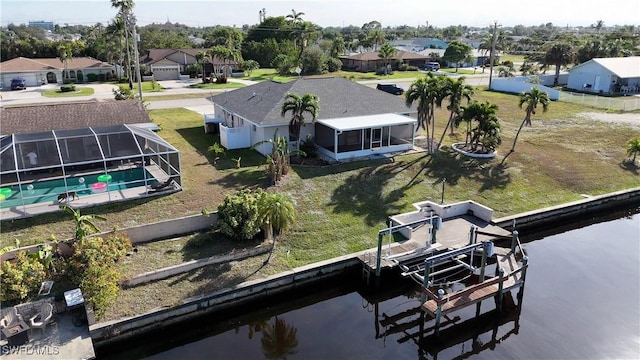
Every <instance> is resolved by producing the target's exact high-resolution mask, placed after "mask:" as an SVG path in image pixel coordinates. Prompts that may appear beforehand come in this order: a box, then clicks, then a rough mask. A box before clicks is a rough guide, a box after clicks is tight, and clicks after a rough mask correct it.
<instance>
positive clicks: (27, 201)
mask: <svg viewBox="0 0 640 360" xmlns="http://www.w3.org/2000/svg"><path fill="white" fill-rule="evenodd" d="M145 172H146V173H147V176H146V177H147V185H153V184H155V183H157V181H156V180H155V179H154V178H153V176H151V174H149V172H147V171H146V170H145V169H143V168H135V169H127V170H119V171H114V172H110V173H109V174H108V175H105V174H104V173H96V174H90V175H84V176H70V177H67V178H66V184H67V189H68V191H75V192H76V194H78V196H86V195H91V194H94V193H96V192H97V191H93V190H92V187H93V188H94V189H99V188H100V186H99V185H95V184H97V183H100V182H103V181H100V180H108V179H109V177H108V176H109V175H110V176H111V181H109V182H108V183H106V184H107V188H106V189H104V191H100V192H106V191H117V190H123V189H129V188H133V187H138V186H145V182H144V179H145ZM99 178H100V179H99ZM2 189H3V192H2V195H3V196H4V199H2V198H0V200H2V201H0V208H12V207H17V206H22V205H23V204H24V205H31V204H37V203H51V202H57V201H58V195H60V194H63V193H65V179H63V178H59V179H50V180H41V181H34V182H33V183H30V184H22V191H21V189H20V187H19V186H18V185H15V186H3V187H2ZM4 189H10V190H11V192H10V193H9V191H8V190H4Z"/></svg>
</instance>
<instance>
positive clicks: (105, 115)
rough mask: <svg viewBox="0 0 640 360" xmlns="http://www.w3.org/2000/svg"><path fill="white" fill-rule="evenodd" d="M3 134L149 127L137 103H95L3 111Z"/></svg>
mask: <svg viewBox="0 0 640 360" xmlns="http://www.w3.org/2000/svg"><path fill="white" fill-rule="evenodd" d="M0 119H2V121H1V122H0V133H2V134H5V135H8V134H13V133H30V132H40V131H51V130H62V129H82V128H88V127H92V126H96V127H97V126H109V125H122V124H139V123H149V122H151V120H150V119H149V115H147V112H146V111H145V109H144V107H143V106H142V105H141V104H140V103H139V102H138V101H136V100H118V101H116V100H93V101H85V102H73V103H64V104H60V103H58V104H37V105H27V106H16V107H5V108H0Z"/></svg>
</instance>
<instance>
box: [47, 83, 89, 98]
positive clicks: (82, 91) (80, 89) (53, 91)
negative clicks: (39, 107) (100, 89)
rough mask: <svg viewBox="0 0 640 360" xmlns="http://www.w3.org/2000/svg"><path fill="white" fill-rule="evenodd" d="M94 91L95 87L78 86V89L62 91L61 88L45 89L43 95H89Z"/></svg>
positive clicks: (53, 96)
mask: <svg viewBox="0 0 640 360" xmlns="http://www.w3.org/2000/svg"><path fill="white" fill-rule="evenodd" d="M93 93H94V91H93V88H90V87H81V86H76V91H69V92H61V91H60V90H59V89H51V90H47V91H44V92H43V93H42V96H45V97H50V98H58V97H74V96H89V95H93Z"/></svg>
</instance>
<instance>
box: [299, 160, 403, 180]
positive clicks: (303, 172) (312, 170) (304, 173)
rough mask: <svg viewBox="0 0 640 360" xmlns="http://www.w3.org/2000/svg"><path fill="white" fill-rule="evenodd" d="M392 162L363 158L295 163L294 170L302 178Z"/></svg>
mask: <svg viewBox="0 0 640 360" xmlns="http://www.w3.org/2000/svg"><path fill="white" fill-rule="evenodd" d="M390 162H392V160H389V159H375V160H361V161H350V162H345V163H339V164H333V165H325V166H304V165H294V166H293V167H292V170H293V171H295V172H296V174H298V176H299V177H300V178H301V179H309V178H314V177H318V176H325V175H334V174H340V173H343V172H347V171H353V170H357V169H361V168H369V167H376V166H380V165H383V164H388V163H390Z"/></svg>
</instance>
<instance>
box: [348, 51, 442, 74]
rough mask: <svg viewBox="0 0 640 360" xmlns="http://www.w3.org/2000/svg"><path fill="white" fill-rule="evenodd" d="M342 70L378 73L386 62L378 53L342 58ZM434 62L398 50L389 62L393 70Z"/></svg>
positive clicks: (418, 55)
mask: <svg viewBox="0 0 640 360" xmlns="http://www.w3.org/2000/svg"><path fill="white" fill-rule="evenodd" d="M340 60H342V68H343V69H348V70H355V71H361V72H368V71H376V70H377V69H379V68H381V67H384V60H382V59H381V58H380V57H379V56H378V52H377V51H371V52H366V53H362V54H356V55H351V56H341V57H340ZM429 61H432V60H431V58H430V57H428V56H424V55H420V54H416V53H414V52H410V51H403V50H398V52H397V53H396V56H394V57H393V59H390V60H389V64H390V65H391V68H392V69H398V65H400V64H401V63H406V64H407V65H409V66H415V67H420V66H423V65H425V64H426V63H427V62H429Z"/></svg>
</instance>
